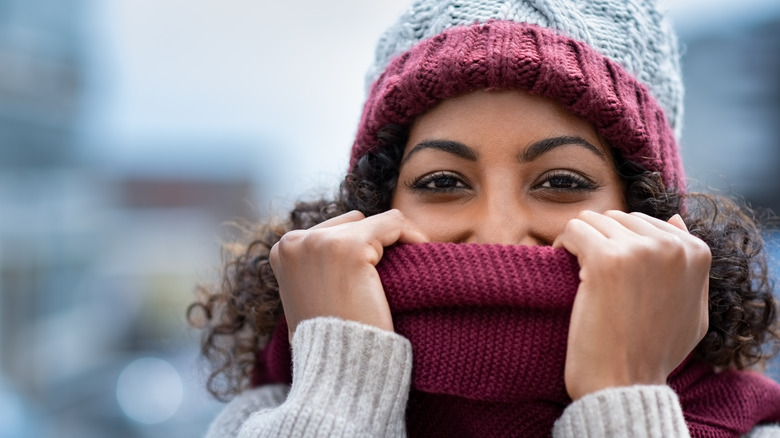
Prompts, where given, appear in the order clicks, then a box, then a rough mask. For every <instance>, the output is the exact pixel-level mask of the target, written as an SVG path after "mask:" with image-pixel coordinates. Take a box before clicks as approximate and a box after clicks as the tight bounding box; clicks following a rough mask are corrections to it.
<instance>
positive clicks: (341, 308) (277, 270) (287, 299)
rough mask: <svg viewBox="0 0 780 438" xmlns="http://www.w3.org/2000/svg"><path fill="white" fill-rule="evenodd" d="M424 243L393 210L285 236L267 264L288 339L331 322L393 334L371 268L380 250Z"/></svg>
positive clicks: (379, 285)
mask: <svg viewBox="0 0 780 438" xmlns="http://www.w3.org/2000/svg"><path fill="white" fill-rule="evenodd" d="M426 241H427V238H426V237H425V235H424V234H423V233H422V231H420V230H419V229H418V228H417V227H416V226H415V225H414V224H413V223H412V222H411V221H409V220H407V219H406V218H405V217H404V215H403V214H402V213H401V212H400V211H398V210H389V211H386V212H384V213H381V214H377V215H375V216H371V217H369V218H366V217H365V216H364V215H363V214H362V213H360V212H358V211H352V212H349V213H345V214H343V215H341V216H338V217H335V218H332V219H330V220H327V221H325V222H323V223H321V224H318V225H316V226H314V227H312V228H309V229H308V230H294V231H290V232H288V233H286V234H285V235H284V236H282V238H281V239H280V240H279V242H277V243H276V244H275V245H274V246H273V248H271V254H270V261H271V268H272V269H273V271H274V275H275V276H276V279H277V281H278V282H279V295H280V297H281V300H282V306H283V308H284V315H285V317H286V318H287V324H288V328H289V333H290V339H292V336H293V333H294V332H295V329H296V327H297V326H298V324H299V323H300V322H301V321H303V320H306V319H310V318H314V317H317V316H336V317H339V318H342V319H346V320H352V321H358V322H362V323H364V324H369V325H373V326H376V327H379V328H382V329H385V330H390V331H393V320H392V317H391V316H390V308H389V306H388V304H387V298H385V292H384V289H383V288H382V283H381V281H380V280H379V274H378V273H377V271H376V265H377V263H379V260H380V259H381V258H382V254H383V252H384V247H386V246H390V245H392V244H394V243H396V242H401V243H416V242H426Z"/></svg>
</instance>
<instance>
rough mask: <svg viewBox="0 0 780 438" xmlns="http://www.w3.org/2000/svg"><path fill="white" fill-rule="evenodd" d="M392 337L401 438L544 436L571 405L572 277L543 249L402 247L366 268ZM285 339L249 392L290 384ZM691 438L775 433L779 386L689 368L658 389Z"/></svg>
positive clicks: (274, 340)
mask: <svg viewBox="0 0 780 438" xmlns="http://www.w3.org/2000/svg"><path fill="white" fill-rule="evenodd" d="M377 270H378V271H379V275H380V278H381V280H382V284H383V286H384V289H385V293H386V295H387V300H388V302H389V304H390V309H391V311H392V314H393V323H394V325H395V330H396V332H398V333H399V334H401V335H403V336H405V337H406V338H408V339H409V341H410V342H411V344H412V351H413V368H412V389H411V392H410V394H409V404H408V406H407V430H408V434H409V436H410V437H417V436H425V437H433V436H475V437H476V436H490V437H510V436H523V437H528V436H533V437H535V436H549V435H550V433H551V430H552V425H553V423H554V422H555V420H556V419H557V418H559V417H560V416H561V414H562V412H563V410H564V408H565V407H566V406H567V405H568V404H569V403H570V402H571V399H570V398H569V397H568V395H567V393H566V388H565V386H564V379H563V372H564V363H565V355H566V341H567V332H568V327H569V317H570V314H571V309H572V305H573V303H574V296H575V294H576V292H577V286H578V284H579V277H578V272H579V266H578V264H577V260H576V258H575V257H574V256H572V255H571V254H569V253H568V252H566V251H565V250H563V249H553V248H550V247H527V246H502V245H476V244H448V243H432V244H414V245H399V246H396V247H391V248H388V249H387V250H386V252H385V255H384V256H383V258H382V261H381V262H380V263H379V265H378V266H377ZM290 364H291V358H290V348H289V344H288V343H287V327H286V325H285V324H280V325H279V326H278V327H277V329H276V331H275V333H274V334H273V336H272V337H271V339H270V341H269V343H268V344H267V346H266V348H265V349H264V350H262V351H261V352H260V353H259V354H258V361H257V366H256V369H255V374H254V376H253V384H255V385H260V384H265V383H272V382H287V383H291V380H292V376H291V365H290ZM668 383H669V385H670V386H671V387H672V389H674V391H675V392H676V393H677V394H678V395H679V398H680V402H681V404H682V407H683V412H684V416H685V420H686V422H687V424H688V428H689V430H690V432H691V435H692V436H695V437H696V436H700V437H735V436H739V435H741V434H744V433H746V432H747V431H749V430H750V429H751V428H753V427H754V426H755V425H756V424H758V423H761V422H780V384H778V383H776V382H774V381H772V380H770V379H769V378H767V377H765V376H763V375H761V374H758V373H754V372H748V371H736V370H727V371H722V372H716V371H715V370H714V369H713V367H712V366H710V365H707V364H704V363H700V362H695V361H689V362H686V363H685V364H684V365H683V366H681V367H680V368H678V369H677V370H676V371H675V372H674V373H672V375H671V376H670V377H669V381H668Z"/></svg>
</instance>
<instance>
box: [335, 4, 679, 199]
mask: <svg viewBox="0 0 780 438" xmlns="http://www.w3.org/2000/svg"><path fill="white" fill-rule="evenodd" d="M367 80H368V81H369V83H370V88H369V92H368V98H367V100H366V103H365V106H364V108H363V115H362V117H361V120H360V124H359V126H358V132H357V136H356V139H355V143H354V144H353V148H352V154H351V158H350V167H352V166H354V165H355V164H356V163H357V161H358V159H359V158H360V157H362V156H363V155H365V154H366V153H369V152H372V151H374V150H376V148H377V147H378V141H377V133H378V131H379V130H380V129H381V128H382V127H384V126H386V125H388V124H397V125H408V124H410V123H411V122H412V121H413V120H414V119H415V118H416V117H417V116H419V115H421V114H423V113H425V112H426V111H427V110H429V109H431V108H433V107H434V106H435V105H436V104H437V103H439V102H440V101H442V100H444V99H448V98H452V97H456V96H459V95H462V94H465V93H467V92H469V91H473V90H479V89H517V90H521V91H524V92H527V93H529V94H531V95H538V96H543V97H547V98H550V99H553V100H555V101H556V102H558V103H559V104H561V105H562V106H563V107H565V108H566V109H568V110H569V111H571V112H572V113H574V114H576V115H578V116H579V117H582V118H583V119H585V120H587V121H589V122H590V123H592V124H593V126H594V127H595V128H596V131H597V132H598V133H599V134H600V135H601V136H603V137H604V138H605V139H606V140H607V141H608V143H609V144H610V145H611V146H612V147H613V148H615V149H617V150H619V151H620V152H621V154H622V155H623V156H624V157H625V158H627V159H629V160H631V161H634V162H637V163H639V164H641V165H643V166H644V167H645V168H646V169H648V170H651V171H658V172H660V173H661V175H662V177H663V180H664V183H665V184H666V185H667V188H676V189H677V190H679V191H684V189H685V175H684V171H683V167H682V161H681V158H680V155H679V151H678V148H677V140H678V137H679V132H680V128H681V118H682V113H683V111H682V97H683V87H682V80H681V73H680V68H679V52H678V44H677V39H676V36H675V34H674V32H673V31H672V29H671V26H670V25H669V23H668V22H667V21H666V20H665V19H664V17H663V16H662V15H661V14H660V13H659V12H658V11H657V9H656V8H655V5H654V2H651V1H641V0H597V1H591V0H588V1H586V0H525V1H521V0H509V1H499V0H472V1H469V0H417V1H415V2H414V4H413V5H412V6H411V7H410V8H409V9H408V10H407V11H406V12H405V13H404V14H403V15H402V16H401V17H400V19H399V20H398V22H397V23H396V24H394V25H393V26H391V27H390V28H389V29H388V30H387V31H386V32H385V34H384V35H383V36H382V37H381V38H380V40H379V43H378V46H377V51H376V60H375V62H374V64H373V66H372V67H371V69H370V70H369V72H368V76H367Z"/></svg>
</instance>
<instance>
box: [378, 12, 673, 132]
mask: <svg viewBox="0 0 780 438" xmlns="http://www.w3.org/2000/svg"><path fill="white" fill-rule="evenodd" d="M491 19H498V20H511V21H515V22H525V23H531V24H536V25H539V26H541V27H545V28H550V29H554V30H556V31H558V32H559V33H561V34H563V35H565V36H568V37H570V38H573V39H575V40H579V41H582V42H585V43H586V44H588V45H589V46H590V47H592V48H593V49H595V50H596V51H597V52H599V53H600V54H601V55H603V56H605V57H607V58H609V59H611V60H613V61H615V62H617V63H618V64H620V65H622V66H623V68H625V69H626V71H628V72H629V73H631V74H632V75H634V76H635V77H636V78H637V79H638V80H639V81H640V82H641V83H643V84H645V85H646V86H647V87H648V88H649V89H650V92H651V93H652V95H653V97H654V98H655V99H656V100H657V101H658V103H659V104H660V105H661V107H662V108H663V110H664V113H665V114H666V118H667V120H668V122H669V125H670V126H671V128H672V129H673V131H674V135H675V137H676V139H677V140H678V141H679V139H680V134H681V130H682V116H683V85H682V77H681V76H682V75H681V72H680V64H679V58H680V55H679V48H678V42H677V37H676V36H675V34H674V31H673V30H672V26H671V24H670V23H669V21H668V20H667V19H665V17H664V16H663V15H662V14H661V13H660V12H659V11H658V9H657V7H656V2H654V1H649V0H416V1H414V3H413V4H412V5H411V6H410V7H409V9H407V10H406V12H405V13H403V14H402V15H401V17H400V18H399V19H398V21H397V22H396V23H395V24H394V25H393V26H391V27H390V28H389V29H388V30H387V31H386V32H385V33H384V34H383V36H382V37H381V38H380V40H379V42H378V44H377V49H376V59H375V61H374V64H373V65H372V66H371V68H370V69H369V71H368V74H367V77H366V80H367V86H370V85H371V83H373V82H374V81H375V80H376V79H377V78H378V77H379V75H380V74H381V73H382V72H383V71H384V70H385V68H386V67H387V66H388V64H389V63H390V61H391V60H392V59H393V58H395V57H396V56H398V55H400V54H401V53H403V52H406V51H407V50H409V49H410V48H411V47H412V46H413V45H415V44H417V43H418V42H420V41H421V40H424V39H428V38H431V37H433V36H435V35H438V34H440V33H441V32H442V31H443V30H445V29H448V28H451V27H454V26H466V25H470V24H473V23H475V22H480V23H483V22H487V21H488V20H491Z"/></svg>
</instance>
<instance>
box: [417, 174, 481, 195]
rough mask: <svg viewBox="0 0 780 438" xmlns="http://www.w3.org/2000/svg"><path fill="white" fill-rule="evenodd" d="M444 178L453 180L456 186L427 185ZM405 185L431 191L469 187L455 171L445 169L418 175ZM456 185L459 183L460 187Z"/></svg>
mask: <svg viewBox="0 0 780 438" xmlns="http://www.w3.org/2000/svg"><path fill="white" fill-rule="evenodd" d="M445 178H446V179H449V180H451V181H450V182H454V183H455V184H456V187H428V185H430V184H433V183H436V182H441V181H442V180H444V179H445ZM406 185H407V186H408V187H409V188H410V189H412V190H417V191H421V192H432V193H449V192H452V191H455V190H462V189H465V188H468V187H469V185H468V183H467V182H466V181H465V178H463V177H462V176H460V175H458V174H457V173H454V172H445V171H439V172H433V173H429V174H426V175H423V176H420V177H419V178H416V179H415V180H414V181H412V182H409V183H406ZM457 185H460V186H461V187H457Z"/></svg>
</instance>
